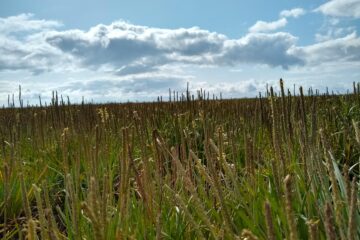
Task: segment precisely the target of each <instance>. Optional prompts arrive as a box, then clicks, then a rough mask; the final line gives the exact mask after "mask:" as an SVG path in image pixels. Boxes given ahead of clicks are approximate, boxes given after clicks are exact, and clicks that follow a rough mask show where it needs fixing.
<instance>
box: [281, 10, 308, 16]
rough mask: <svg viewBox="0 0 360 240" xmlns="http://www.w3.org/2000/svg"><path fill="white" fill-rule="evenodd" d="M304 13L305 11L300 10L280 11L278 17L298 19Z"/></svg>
mask: <svg viewBox="0 0 360 240" xmlns="http://www.w3.org/2000/svg"><path fill="white" fill-rule="evenodd" d="M305 13H306V11H305V10H304V9H302V8H293V9H290V10H284V11H281V13H280V17H283V18H286V17H293V18H298V17H300V16H302V15H304V14H305Z"/></svg>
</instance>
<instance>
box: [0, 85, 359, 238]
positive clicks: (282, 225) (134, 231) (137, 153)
mask: <svg viewBox="0 0 360 240" xmlns="http://www.w3.org/2000/svg"><path fill="white" fill-rule="evenodd" d="M279 89H280V91H279V92H278V93H277V92H275V91H274V90H273V89H272V88H270V89H268V90H267V91H266V93H265V94H263V97H261V96H259V97H257V98H254V99H239V100H220V99H212V98H211V99H209V95H208V93H206V92H204V91H199V92H197V94H196V95H195V96H192V95H190V93H189V92H187V93H185V94H183V95H181V94H180V95H178V94H177V95H175V94H174V93H172V92H171V91H170V92H169V93H170V94H169V100H170V101H166V102H165V101H162V100H161V99H159V101H157V102H153V103H124V104H104V105H95V104H85V103H83V104H80V105H71V104H70V103H69V101H68V100H67V101H64V100H63V99H62V98H61V97H58V96H57V94H55V95H54V97H53V100H52V102H51V103H50V104H48V106H44V105H41V106H38V107H30V106H29V107H18V108H15V107H13V106H12V105H13V104H12V103H11V102H9V107H7V108H3V109H0V141H1V142H0V143H1V144H0V147H1V149H0V153H1V154H0V167H1V174H0V180H1V181H0V182H1V184H0V237H1V238H2V239H18V238H20V239H99V240H101V239H284V238H286V239H291V240H292V239H314V240H315V239H344V240H345V239H350V240H351V239H359V235H360V217H359V215H360V214H359V210H360V206H359V204H360V203H359V200H360V195H359V191H358V185H359V178H358V176H359V169H360V166H359V156H360V155H359V154H360V129H359V127H360V126H359V121H360V88H359V85H356V84H354V86H353V92H352V93H349V94H346V95H334V94H330V93H328V92H327V93H321V94H320V93H318V92H317V91H312V90H311V89H310V90H309V91H307V92H306V94H305V93H304V92H303V89H302V88H300V91H299V95H298V96H293V94H291V93H290V91H288V90H287V89H285V88H284V86H283V82H282V81H281V82H280V88H279ZM20 103H22V100H21V97H20ZM21 105H22V104H21Z"/></svg>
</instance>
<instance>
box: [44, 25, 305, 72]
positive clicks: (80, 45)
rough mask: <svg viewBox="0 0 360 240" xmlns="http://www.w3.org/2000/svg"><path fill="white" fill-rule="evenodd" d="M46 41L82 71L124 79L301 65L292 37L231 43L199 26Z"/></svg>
mask: <svg viewBox="0 0 360 240" xmlns="http://www.w3.org/2000/svg"><path fill="white" fill-rule="evenodd" d="M46 41H47V42H48V43H49V44H50V45H51V46H53V47H55V48H58V49H59V50H61V51H63V52H65V53H67V54H71V55H72V56H74V57H76V58H77V59H79V60H80V61H81V62H82V65H83V66H92V67H95V68H99V67H100V66H102V67H103V66H107V67H113V68H114V69H117V73H118V74H119V75H127V74H135V73H140V72H145V71H156V70H157V69H158V68H159V67H161V66H163V65H166V64H172V63H185V64H192V65H215V66H223V65H230V66H231V65H235V64H239V63H255V64H267V65H269V66H282V67H284V68H287V67H288V66H290V65H295V64H301V62H302V61H301V60H300V59H298V58H297V57H296V56H291V55H290V54H289V51H288V50H289V49H290V48H292V47H293V46H295V43H296V38H295V37H293V36H292V35H290V34H287V33H273V34H261V33H249V34H248V35H246V36H245V37H243V38H240V39H228V38H227V37H226V36H224V35H222V34H218V33H216V32H209V31H206V30H202V29H199V28H197V27H194V28H188V29H175V30H172V29H158V28H149V27H145V26H138V25H133V24H129V23H126V22H115V23H112V24H110V25H98V26H95V27H93V28H91V29H90V30H89V31H80V30H69V31H61V32H52V33H49V34H48V35H47V37H46Z"/></svg>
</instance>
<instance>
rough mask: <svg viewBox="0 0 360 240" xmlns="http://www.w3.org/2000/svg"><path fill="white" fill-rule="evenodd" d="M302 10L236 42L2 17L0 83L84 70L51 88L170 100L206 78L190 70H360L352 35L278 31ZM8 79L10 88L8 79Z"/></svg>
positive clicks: (230, 89)
mask: <svg viewBox="0 0 360 240" xmlns="http://www.w3.org/2000/svg"><path fill="white" fill-rule="evenodd" d="M338 2H339V1H337V0H333V1H330V2H328V3H325V4H324V5H322V6H320V7H319V10H318V11H320V12H322V13H324V14H326V15H331V16H332V15H334V16H335V15H336V14H337V13H336V11H335V9H337V10H338V11H342V10H341V9H342V7H341V6H343V3H341V4H340V3H338ZM342 2H348V3H349V2H350V3H351V4H354V5H351V6H352V7H353V9H356V6H358V5H356V4H357V2H358V1H349V0H346V1H345V0H344V1H342ZM305 12H306V11H305V10H304V9H301V8H295V9H290V10H284V11H282V12H280V14H279V16H280V19H279V20H277V21H274V22H263V21H258V22H256V23H255V24H254V25H253V26H252V27H250V29H249V32H248V33H246V34H245V35H243V36H241V37H239V38H230V37H228V36H226V35H224V34H221V33H217V32H212V31H209V30H206V29H202V28H199V27H192V28H178V29H166V28H155V27H149V26H142V25H136V24H132V23H129V22H126V21H122V20H120V21H115V22H113V23H111V24H107V25H105V24H98V25H96V26H93V27H91V28H90V29H88V30H80V29H63V28H64V26H63V25H62V23H61V22H58V21H54V20H45V19H37V18H36V17H35V16H34V15H32V14H20V15H17V16H11V17H7V18H0V81H1V82H5V80H4V79H5V77H4V76H5V74H7V75H8V74H10V73H14V72H15V73H16V72H21V74H22V76H26V77H28V76H27V75H30V76H32V77H34V75H36V77H40V76H41V75H42V74H43V75H45V74H57V73H58V74H63V73H69V74H75V73H77V72H79V71H84V72H87V73H88V75H87V76H89V75H92V74H93V75H94V76H93V77H91V78H89V79H87V80H82V79H84V77H83V78H82V79H81V78H79V79H76V78H73V79H71V80H67V81H64V82H61V80H59V79H57V80H56V81H57V82H56V84H54V89H59V90H62V91H63V92H65V93H69V94H70V93H74V92H78V93H79V94H83V93H88V95H89V96H92V97H98V99H101V96H114V97H116V96H117V94H119V93H120V94H123V95H124V96H139V95H146V96H151V97H153V96H155V95H156V96H157V95H160V94H164V93H165V94H166V93H167V91H168V88H172V89H180V88H181V86H185V85H186V82H191V84H192V86H194V87H202V85H201V80H198V79H197V80H195V79H194V76H192V75H191V73H190V74H189V73H187V72H185V71H183V69H184V68H186V67H192V68H206V67H210V68H238V67H239V66H241V67H242V68H243V67H244V65H247V66H251V67H252V66H259V67H260V68H261V67H263V66H266V67H267V68H270V69H280V70H289V71H290V70H292V69H307V68H309V67H317V66H318V67H319V66H323V65H326V66H329V65H331V66H336V65H337V64H341V65H350V66H354V65H359V63H360V38H359V37H358V35H357V33H356V31H355V29H352V28H350V29H349V30H342V32H341V33H329V34H328V35H329V36H327V35H324V36H320V35H319V36H317V38H318V40H319V42H317V43H314V44H310V45H305V46H301V45H299V44H298V38H297V37H296V36H294V35H292V34H291V33H288V32H279V31H278V30H279V29H280V28H282V27H285V26H286V24H287V23H288V20H287V19H289V21H290V20H291V19H290V18H298V17H300V16H301V15H303V14H305ZM339 14H340V13H339ZM339 14H338V15H339ZM341 14H343V15H346V16H349V17H354V18H355V17H358V16H357V14H358V11H353V10H346V11H345V10H344V11H342V13H341ZM19 76H20V75H19ZM29 78H31V77H29ZM33 79H35V77H34V78H33ZM37 79H38V78H37ZM6 81H7V84H9V81H10V80H7V79H6ZM54 81H55V80H54ZM258 85H259V84H253V83H251V81H247V82H246V84H245V83H244V84H235V83H223V84H214V83H212V84H207V89H210V90H211V89H213V91H214V92H219V91H221V92H225V93H228V95H229V96H236V94H245V93H248V92H255V93H256V92H257V91H258ZM29 86H30V85H29ZM44 86H45V85H44ZM216 89H217V90H216ZM0 94H1V91H0ZM32 94H33V95H34V94H36V93H32ZM124 98H125V97H124Z"/></svg>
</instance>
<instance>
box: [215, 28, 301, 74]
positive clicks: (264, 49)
mask: <svg viewBox="0 0 360 240" xmlns="http://www.w3.org/2000/svg"><path fill="white" fill-rule="evenodd" d="M296 40H297V39H296V38H295V37H294V36H292V35H291V34H289V33H282V32H279V33H273V34H265V33H251V34H248V35H247V36H245V37H243V38H241V39H239V40H231V41H228V42H226V43H225V51H224V54H223V56H222V57H221V58H220V61H219V62H222V63H223V64H228V65H232V64H236V63H263V64H267V65H269V66H273V67H276V66H281V67H283V68H284V69H287V68H288V67H290V66H294V65H303V60H302V59H301V58H299V57H297V56H296V55H294V54H292V53H291V50H292V49H293V48H294V47H295V43H296Z"/></svg>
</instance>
